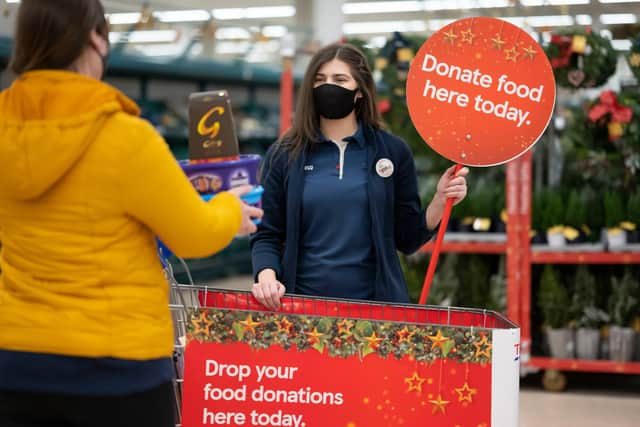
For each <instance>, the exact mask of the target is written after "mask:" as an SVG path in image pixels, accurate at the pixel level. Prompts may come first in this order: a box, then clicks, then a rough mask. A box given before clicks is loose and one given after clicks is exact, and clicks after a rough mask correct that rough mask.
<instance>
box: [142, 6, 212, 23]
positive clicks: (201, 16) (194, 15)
mask: <svg viewBox="0 0 640 427" xmlns="http://www.w3.org/2000/svg"><path fill="white" fill-rule="evenodd" d="M153 16H155V17H156V18H157V19H158V20H160V21H162V22H200V21H208V20H209V19H211V14H210V13H209V12H207V11H206V10H202V9H200V10H197V9H196V10H165V11H161V12H155V13H154V14H153Z"/></svg>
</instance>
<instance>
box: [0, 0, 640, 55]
mask: <svg viewBox="0 0 640 427" xmlns="http://www.w3.org/2000/svg"><path fill="white" fill-rule="evenodd" d="M318 1H319V0H318ZM3 3H4V7H5V14H6V15H10V11H11V9H13V8H15V7H16V6H17V3H19V0H0V6H2V5H3ZM311 3H312V1H311V0H217V1H216V0H129V1H127V0H103V4H104V5H105V8H106V11H107V14H108V17H109V21H110V22H111V26H112V31H113V32H114V33H115V34H116V35H114V36H113V41H117V40H118V37H119V36H117V34H125V33H127V34H128V33H129V32H130V31H131V29H132V28H135V29H136V30H153V31H165V32H164V33H163V32H158V33H157V34H155V35H152V34H151V33H150V32H148V31H147V33H148V34H147V33H145V34H143V33H142V32H141V33H140V34H139V37H140V42H141V43H145V42H150V43H158V42H161V41H162V40H163V39H161V38H162V37H166V42H169V41H171V40H173V39H172V37H174V38H175V35H174V33H170V32H167V31H168V30H172V31H177V33H178V34H180V35H182V37H183V38H185V37H184V34H187V33H189V32H191V33H193V32H194V31H196V32H198V33H199V34H205V35H206V34H207V31H208V32H209V34H214V33H215V35H213V37H214V38H215V39H217V40H225V41H235V42H237V41H242V40H250V41H255V40H262V41H264V40H272V41H273V40H280V39H282V37H284V36H285V35H286V34H294V35H295V37H296V39H297V40H301V39H304V38H308V37H309V33H310V32H311V28H312V25H313V23H312V22H311V21H315V22H316V25H318V24H317V23H318V22H321V21H319V19H318V17H317V16H316V17H314V18H311V17H312V16H315V15H312V14H311V13H310V11H311V10H313V9H314V8H313V7H312V6H311ZM327 3H329V4H336V3H340V0H328V1H327ZM320 4H322V5H324V4H325V3H324V2H322V3H320ZM321 7H322V6H321ZM316 9H317V6H316ZM342 12H343V14H342V21H343V23H342V30H343V33H344V35H346V36H347V37H358V38H362V39H364V40H367V41H369V43H370V44H371V45H373V46H375V45H376V44H378V43H382V40H383V39H384V37H388V35H389V33H391V32H393V31H399V32H402V33H417V34H425V35H427V34H429V33H431V32H434V31H437V30H438V29H440V28H442V27H443V26H444V25H446V24H448V23H449V22H451V21H453V20H456V19H459V18H462V17H467V16H481V15H483V16H492V17H497V18H503V19H506V20H508V21H510V22H512V23H513V24H515V25H518V26H520V27H529V28H531V29H532V30H533V31H536V32H545V31H549V30H552V29H554V28H558V27H568V26H574V25H576V26H588V27H591V28H593V30H594V31H604V32H609V34H610V37H611V38H612V39H614V40H618V45H617V46H616V47H617V48H618V49H621V50H624V49H625V46H629V42H628V40H626V41H625V39H628V37H629V36H631V35H632V34H637V33H638V32H640V24H639V22H640V0H418V1H405V0H379V1H363V0H345V1H344V2H343V5H342ZM316 15H317V14H316ZM320 19H321V18H320ZM0 30H1V29H0ZM0 33H2V31H0ZM155 36H157V37H159V39H154V38H149V37H155ZM338 37H339V35H336V39H337V38H338ZM127 41H128V42H129V43H134V42H135V40H134V39H133V38H132V37H129V38H128V39H127Z"/></svg>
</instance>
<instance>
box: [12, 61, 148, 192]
mask: <svg viewBox="0 0 640 427" xmlns="http://www.w3.org/2000/svg"><path fill="white" fill-rule="evenodd" d="M117 112H124V113H127V114H131V115H139V113H140V110H139V108H138V106H137V105H136V104H135V103H134V102H133V101H131V100H130V99H129V98H127V97H126V96H125V95H124V94H122V93H121V92H119V91H118V90H116V89H114V88H113V87H111V86H109V85H107V84H105V83H102V82H100V81H98V80H95V79H91V78H89V77H85V76H82V75H80V74H78V73H74V72H69V71H48V70H47V71H32V72H28V73H25V74H23V75H22V76H20V77H19V78H18V79H17V80H16V81H15V82H14V83H13V85H12V86H11V87H10V88H9V89H7V90H5V91H4V92H2V93H0V197H3V198H9V199H17V200H30V199H34V198H37V197H39V196H41V195H42V194H43V193H45V192H46V191H47V190H48V189H49V188H51V187H52V186H53V185H54V184H55V183H56V182H57V181H58V180H59V179H60V178H61V177H62V176H64V174H65V173H67V171H69V169H71V168H72V167H73V166H74V165H75V163H76V162H77V161H78V159H80V157H81V156H82V154H83V153H84V152H85V150H86V149H87V147H89V146H90V145H91V143H92V142H93V141H94V140H95V138H96V136H97V135H98V133H99V132H100V130H101V129H102V127H103V125H104V123H105V121H106V120H107V119H108V118H109V117H110V116H111V115H112V114H114V113H117Z"/></svg>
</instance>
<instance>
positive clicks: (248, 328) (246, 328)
mask: <svg viewBox="0 0 640 427" xmlns="http://www.w3.org/2000/svg"><path fill="white" fill-rule="evenodd" d="M238 323H240V324H241V325H242V331H243V332H244V333H245V334H246V333H247V332H251V333H252V334H254V335H255V334H256V328H257V327H258V326H260V325H262V322H254V321H253V317H252V316H251V315H249V316H248V317H247V319H246V320H242V321H240V322H238Z"/></svg>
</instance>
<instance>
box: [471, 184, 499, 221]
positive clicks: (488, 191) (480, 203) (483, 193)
mask: <svg viewBox="0 0 640 427" xmlns="http://www.w3.org/2000/svg"><path fill="white" fill-rule="evenodd" d="M476 196H477V197H476V198H475V199H474V200H475V204H474V205H473V206H472V207H471V213H472V214H475V215H474V217H475V218H474V220H473V231H475V232H480V233H487V232H489V230H490V229H491V217H492V216H493V210H494V206H495V203H494V199H495V194H494V191H493V189H492V188H491V187H490V186H489V185H485V186H482V187H480V188H479V189H478V190H477V191H476Z"/></svg>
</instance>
